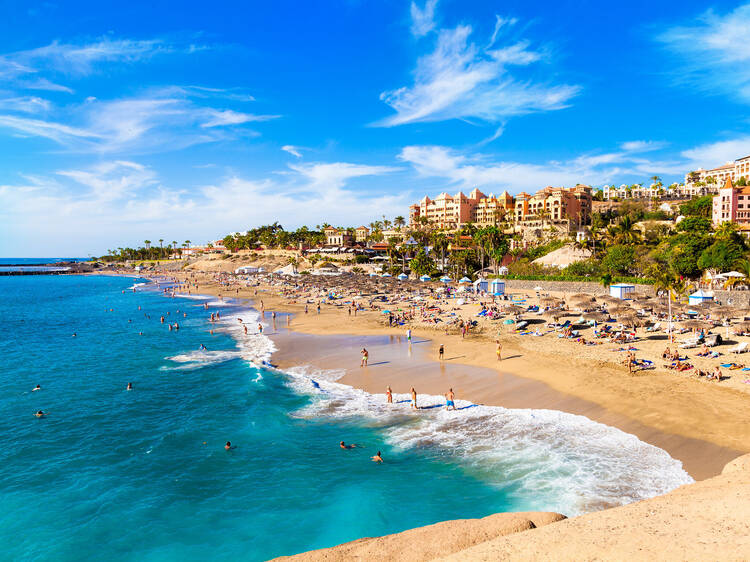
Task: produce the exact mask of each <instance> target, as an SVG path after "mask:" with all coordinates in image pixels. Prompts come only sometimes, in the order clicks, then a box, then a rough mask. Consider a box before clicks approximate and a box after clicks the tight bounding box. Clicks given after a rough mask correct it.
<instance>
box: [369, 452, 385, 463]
mask: <svg viewBox="0 0 750 562" xmlns="http://www.w3.org/2000/svg"><path fill="white" fill-rule="evenodd" d="M370 458H371V459H372V462H383V457H382V456H381V455H380V451H378V454H377V455H375V456H374V457H370Z"/></svg>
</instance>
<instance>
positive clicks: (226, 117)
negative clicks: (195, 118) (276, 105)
mask: <svg viewBox="0 0 750 562" xmlns="http://www.w3.org/2000/svg"><path fill="white" fill-rule="evenodd" d="M207 114H208V120H207V121H205V122H204V123H201V127H222V126H224V125H241V124H242V123H250V122H251V121H269V120H271V119H278V118H279V117H280V115H255V114H253V113H240V112H238V111H232V110H231V109H223V110H217V109H209V110H207Z"/></svg>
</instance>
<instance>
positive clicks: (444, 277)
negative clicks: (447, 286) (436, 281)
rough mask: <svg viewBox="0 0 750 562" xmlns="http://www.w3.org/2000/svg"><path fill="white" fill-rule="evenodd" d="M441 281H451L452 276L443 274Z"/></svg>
mask: <svg viewBox="0 0 750 562" xmlns="http://www.w3.org/2000/svg"><path fill="white" fill-rule="evenodd" d="M440 282H441V283H450V282H451V278H450V277H448V276H447V275H443V276H442V277H441V278H440Z"/></svg>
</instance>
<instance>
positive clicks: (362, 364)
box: [359, 347, 370, 367]
mask: <svg viewBox="0 0 750 562" xmlns="http://www.w3.org/2000/svg"><path fill="white" fill-rule="evenodd" d="M360 353H361V354H362V361H361V362H360V364H359V366H360V367H367V359H369V357H370V353H369V352H368V351H367V350H366V349H365V348H364V347H363V348H362V351H360Z"/></svg>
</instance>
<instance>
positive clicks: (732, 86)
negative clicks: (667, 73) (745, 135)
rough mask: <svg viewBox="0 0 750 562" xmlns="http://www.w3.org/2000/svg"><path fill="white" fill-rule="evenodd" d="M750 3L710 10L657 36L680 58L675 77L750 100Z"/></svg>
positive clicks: (710, 91)
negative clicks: (724, 11)
mask: <svg viewBox="0 0 750 562" xmlns="http://www.w3.org/2000/svg"><path fill="white" fill-rule="evenodd" d="M748 29H750V4H743V5H740V6H738V7H737V8H735V9H734V10H733V11H731V12H728V13H726V14H720V13H717V12H716V11H714V10H708V11H706V12H704V13H702V14H701V15H699V16H698V17H696V19H695V20H693V21H691V22H689V23H687V24H684V25H677V26H674V27H671V28H669V29H667V30H666V31H664V32H662V33H660V34H658V35H657V36H656V39H657V41H659V42H660V43H662V44H663V45H664V46H665V47H666V48H667V49H668V50H669V51H670V52H672V53H673V54H674V56H675V58H676V59H677V60H678V69H677V72H676V74H675V80H676V81H677V82H678V83H679V84H681V85H689V88H690V89H691V90H698V91H701V92H704V93H708V94H716V93H722V94H725V95H726V94H728V95H730V96H732V97H735V98H737V99H739V100H741V101H743V102H746V103H747V102H750V44H749V43H748V41H747V33H748Z"/></svg>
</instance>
